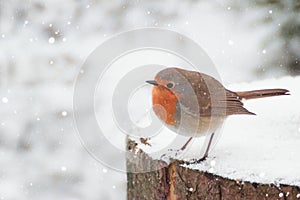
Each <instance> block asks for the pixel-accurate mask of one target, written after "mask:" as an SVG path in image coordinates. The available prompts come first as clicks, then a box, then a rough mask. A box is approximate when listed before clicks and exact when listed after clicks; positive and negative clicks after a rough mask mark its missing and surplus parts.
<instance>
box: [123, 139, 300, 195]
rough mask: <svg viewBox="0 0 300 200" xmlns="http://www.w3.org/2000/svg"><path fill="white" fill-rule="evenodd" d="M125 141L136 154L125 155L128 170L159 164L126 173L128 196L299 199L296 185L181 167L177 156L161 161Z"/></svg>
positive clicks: (298, 190) (299, 192) (299, 190)
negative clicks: (256, 181) (221, 175)
mask: <svg viewBox="0 0 300 200" xmlns="http://www.w3.org/2000/svg"><path fill="white" fill-rule="evenodd" d="M128 144H129V145H128V150H129V152H134V153H135V154H139V155H140V156H139V157H134V156H128V157H127V168H128V169H129V170H132V169H143V168H144V165H145V167H146V168H147V169H148V167H149V165H151V166H155V165H156V166H159V167H157V170H154V171H151V172H147V173H128V174H127V198H128V200H143V199H145V200H163V199H167V200H185V199H207V200H213V199H228V200H237V199H244V200H256V199H257V200H264V199H268V200H269V199H284V200H289V199H300V188H299V187H297V186H289V185H274V184H259V183H250V182H242V181H239V180H230V179H227V178H223V177H220V176H217V175H214V174H211V173H208V172H202V171H198V170H192V169H188V168H185V167H182V166H181V164H182V163H183V161H177V160H176V161H174V162H172V163H171V164H169V165H168V164H166V163H165V162H163V161H158V160H153V159H151V158H150V157H149V156H148V155H147V154H145V153H144V152H143V151H141V150H137V149H136V145H135V143H134V142H133V141H129V143H128ZM137 158H138V159H137ZM141 159H142V160H143V159H144V160H143V161H141ZM145 160H147V162H145Z"/></svg>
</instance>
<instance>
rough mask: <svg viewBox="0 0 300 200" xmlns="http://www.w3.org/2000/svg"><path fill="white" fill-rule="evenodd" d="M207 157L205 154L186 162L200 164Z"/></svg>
mask: <svg viewBox="0 0 300 200" xmlns="http://www.w3.org/2000/svg"><path fill="white" fill-rule="evenodd" d="M206 159H207V156H203V157H202V158H200V159H198V160H197V159H193V160H192V161H187V162H185V164H187V165H191V164H199V163H201V162H203V161H205V160H206Z"/></svg>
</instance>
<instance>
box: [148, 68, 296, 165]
mask: <svg viewBox="0 0 300 200" xmlns="http://www.w3.org/2000/svg"><path fill="white" fill-rule="evenodd" d="M146 83H148V84H151V85H152V109H153V111H154V113H155V115H156V116H157V117H158V118H159V119H160V120H161V121H162V122H163V124H164V125H165V126H166V127H167V128H169V129H171V130H172V131H174V132H176V133H177V134H179V135H183V136H187V137H189V139H188V140H187V142H186V143H185V144H184V145H183V146H182V148H181V149H180V150H184V149H186V147H187V146H188V144H189V143H190V142H191V140H192V139H193V138H195V137H201V136H205V135H207V134H210V138H209V141H208V144H207V147H206V149H205V153H204V155H203V157H202V158H200V159H198V160H195V162H194V163H200V162H202V161H204V160H205V159H206V158H207V157H208V153H209V150H210V147H211V144H212V141H213V139H214V135H215V132H216V131H217V130H218V128H220V127H221V125H222V124H223V122H224V120H225V119H226V118H227V117H228V116H231V115H241V114H244V115H255V113H253V112H250V111H249V110H247V109H246V108H245V107H244V104H243V100H249V99H258V98H265V97H272V96H280V95H290V94H289V90H286V89H260V90H252V91H243V92H234V91H231V90H229V89H226V88H225V87H224V86H223V85H222V84H221V83H220V82H219V81H218V80H216V79H215V78H213V77H212V76H209V75H207V74H205V73H201V72H198V71H190V70H186V69H181V68H177V67H168V68H165V69H163V70H161V71H159V72H158V73H157V74H156V75H155V77H154V80H147V81H146Z"/></svg>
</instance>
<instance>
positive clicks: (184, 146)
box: [180, 137, 193, 151]
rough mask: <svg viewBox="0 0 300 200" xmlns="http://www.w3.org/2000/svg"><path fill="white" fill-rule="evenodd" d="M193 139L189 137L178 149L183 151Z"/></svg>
mask: <svg viewBox="0 0 300 200" xmlns="http://www.w3.org/2000/svg"><path fill="white" fill-rule="evenodd" d="M192 139H193V137H190V138H189V139H188V141H187V142H186V143H185V144H184V145H183V146H182V147H181V148H180V150H181V151H183V150H185V149H186V147H187V145H188V144H189V143H190V142H191V141H192Z"/></svg>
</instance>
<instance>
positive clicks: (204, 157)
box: [192, 133, 215, 163]
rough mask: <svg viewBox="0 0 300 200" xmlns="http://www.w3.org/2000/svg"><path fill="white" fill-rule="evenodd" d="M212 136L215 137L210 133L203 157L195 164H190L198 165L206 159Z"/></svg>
mask: <svg viewBox="0 0 300 200" xmlns="http://www.w3.org/2000/svg"><path fill="white" fill-rule="evenodd" d="M214 135H215V133H212V134H211V136H210V138H209V141H208V145H207V148H206V150H205V153H204V155H203V157H202V158H200V159H199V160H196V161H195V162H192V163H200V162H202V161H204V160H205V159H206V158H207V156H208V152H209V148H210V146H211V143H212V140H213V138H214Z"/></svg>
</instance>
